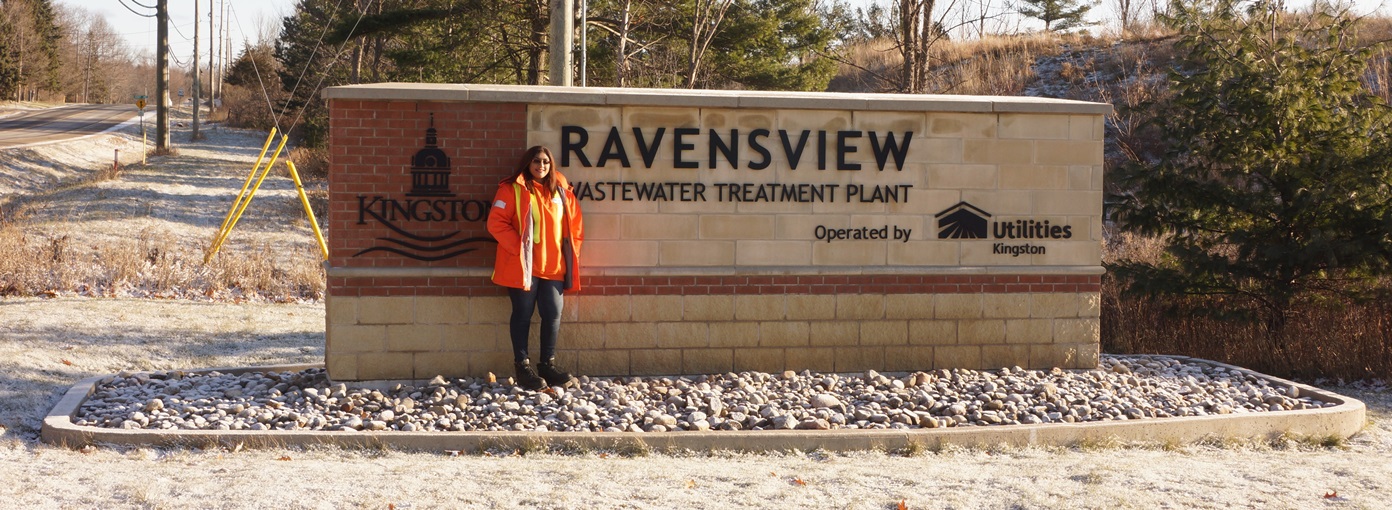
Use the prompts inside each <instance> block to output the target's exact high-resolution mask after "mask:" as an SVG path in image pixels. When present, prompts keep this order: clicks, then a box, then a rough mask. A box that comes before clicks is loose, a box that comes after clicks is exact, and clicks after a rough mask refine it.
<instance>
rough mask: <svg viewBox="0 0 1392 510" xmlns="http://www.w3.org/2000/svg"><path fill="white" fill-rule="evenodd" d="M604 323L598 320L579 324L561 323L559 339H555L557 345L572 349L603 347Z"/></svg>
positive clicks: (605, 334)
mask: <svg viewBox="0 0 1392 510" xmlns="http://www.w3.org/2000/svg"><path fill="white" fill-rule="evenodd" d="M604 328H605V324H604V323H600V322H592V323H581V324H562V325H561V339H560V340H557V342H556V343H557V344H558V345H557V347H566V348H573V349H603V348H604V338H605V337H606V336H608V335H607V333H606V332H605V329H604Z"/></svg>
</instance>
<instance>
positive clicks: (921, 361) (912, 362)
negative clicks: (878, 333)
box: [884, 345, 934, 372]
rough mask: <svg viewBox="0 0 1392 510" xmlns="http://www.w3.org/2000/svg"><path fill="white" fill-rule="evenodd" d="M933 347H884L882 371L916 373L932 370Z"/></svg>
mask: <svg viewBox="0 0 1392 510" xmlns="http://www.w3.org/2000/svg"><path fill="white" fill-rule="evenodd" d="M933 349H934V348H933V347H932V346H928V345H914V346H907V347H905V346H893V347H885V365H884V370H885V371H888V372H916V371H919V370H932V369H933Z"/></svg>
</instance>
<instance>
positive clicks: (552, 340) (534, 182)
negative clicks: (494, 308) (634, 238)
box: [488, 145, 585, 391]
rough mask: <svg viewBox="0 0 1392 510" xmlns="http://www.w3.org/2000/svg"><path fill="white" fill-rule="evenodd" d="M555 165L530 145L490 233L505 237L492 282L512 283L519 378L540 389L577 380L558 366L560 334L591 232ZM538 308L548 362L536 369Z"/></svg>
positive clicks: (501, 197)
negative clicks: (530, 351) (531, 343)
mask: <svg viewBox="0 0 1392 510" xmlns="http://www.w3.org/2000/svg"><path fill="white" fill-rule="evenodd" d="M552 163H553V162H552V158H551V150H550V149H547V148H546V147H543V146H540V145H538V146H535V147H532V148H530V149H527V152H526V153H524V154H523V155H522V159H521V160H520V161H518V163H517V168H516V169H515V170H514V171H513V173H512V176H511V177H508V178H506V179H503V180H502V182H499V183H498V193H497V195H496V196H494V197H493V207H492V208H491V209H490V210H489V211H490V212H489V214H488V232H489V233H491V234H493V238H494V239H497V240H498V255H497V259H496V260H495V262H494V263H493V283H496V284H498V285H502V286H504V287H507V288H508V297H509V298H511V300H512V317H511V319H510V321H509V328H508V332H509V334H510V336H511V337H512V356H513V362H514V364H515V366H514V368H515V369H516V383H517V384H518V385H520V386H522V387H524V388H527V389H529V390H534V391H535V390H541V389H544V388H546V387H548V386H569V385H571V384H572V383H573V381H574V380H575V379H574V377H572V376H571V375H570V374H568V373H566V372H565V371H563V370H561V369H558V368H556V365H555V357H556V338H557V337H558V336H560V332H561V309H562V304H563V303H562V298H561V296H562V295H563V294H565V291H567V290H579V289H580V282H579V279H578V277H577V276H578V275H577V273H578V272H579V269H580V243H581V242H582V241H583V240H584V238H585V237H584V229H583V226H582V224H581V221H580V204H579V203H578V202H577V201H576V200H575V194H574V193H572V192H571V190H570V184H569V183H568V182H566V178H565V176H563V175H561V173H560V172H557V171H556V170H555V168H554V167H553V166H552ZM535 311H540V312H541V335H540V336H541V353H540V355H541V356H540V359H541V362H540V363H537V367H536V369H535V370H533V369H532V366H531V362H530V360H529V359H528V358H527V337H529V336H530V335H531V326H532V314H533V313H534V312H535ZM538 373H540V375H538Z"/></svg>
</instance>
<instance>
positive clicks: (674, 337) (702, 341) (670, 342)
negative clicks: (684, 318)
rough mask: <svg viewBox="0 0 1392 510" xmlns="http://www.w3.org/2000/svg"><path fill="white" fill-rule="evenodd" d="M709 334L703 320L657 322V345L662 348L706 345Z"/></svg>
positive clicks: (708, 343)
mask: <svg viewBox="0 0 1392 510" xmlns="http://www.w3.org/2000/svg"><path fill="white" fill-rule="evenodd" d="M709 335H710V326H709V325H708V324H707V323H704V322H660V323H657V345H658V346H661V347H662V348H667V349H671V348H681V347H706V346H708V345H710V336H709Z"/></svg>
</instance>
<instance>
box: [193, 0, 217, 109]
mask: <svg viewBox="0 0 1392 510" xmlns="http://www.w3.org/2000/svg"><path fill="white" fill-rule="evenodd" d="M215 5H217V4H216V3H215V2H213V0H208V120H209V121H210V122H211V121H212V120H213V113H216V112H217V79H218V77H217V71H216V68H215V67H213V66H216V65H217V57H218V46H220V45H219V44H218V33H217V25H216V24H215V23H213V7H214V6H215ZM195 14H197V13H195Z"/></svg>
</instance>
